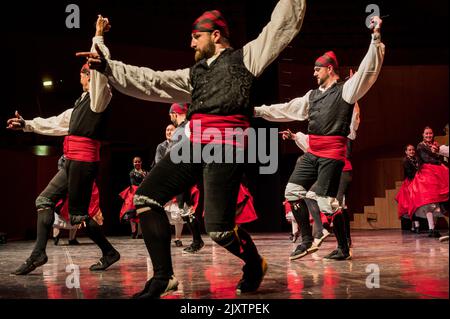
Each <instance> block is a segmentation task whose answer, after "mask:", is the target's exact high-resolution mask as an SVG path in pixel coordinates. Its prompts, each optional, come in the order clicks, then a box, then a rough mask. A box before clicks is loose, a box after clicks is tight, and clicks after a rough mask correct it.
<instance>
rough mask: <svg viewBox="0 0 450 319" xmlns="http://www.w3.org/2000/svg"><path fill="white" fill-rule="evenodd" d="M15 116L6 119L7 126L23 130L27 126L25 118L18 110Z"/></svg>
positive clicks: (11, 128)
mask: <svg viewBox="0 0 450 319" xmlns="http://www.w3.org/2000/svg"><path fill="white" fill-rule="evenodd" d="M14 116H15V117H13V118H11V119H9V120H8V121H6V128H7V129H10V130H21V129H23V128H24V127H25V120H24V119H23V117H22V116H21V115H20V114H19V112H18V111H16V113H15V114H14Z"/></svg>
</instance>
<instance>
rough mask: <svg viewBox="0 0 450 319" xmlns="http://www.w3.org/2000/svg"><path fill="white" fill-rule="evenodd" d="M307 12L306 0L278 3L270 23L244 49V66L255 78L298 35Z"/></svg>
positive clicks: (285, 0)
mask: <svg viewBox="0 0 450 319" xmlns="http://www.w3.org/2000/svg"><path fill="white" fill-rule="evenodd" d="M305 10H306V1H305V0H280V1H279V2H278V3H277V5H276V6H275V9H274V10H273V12H272V16H271V18H270V22H269V23H268V24H267V25H266V26H265V27H264V29H263V30H262V32H261V33H260V34H259V36H258V37H257V38H256V39H255V40H253V41H251V42H249V43H247V44H246V45H245V46H244V48H243V54H244V64H245V66H246V67H247V69H248V70H249V71H250V72H251V73H252V74H253V75H254V76H259V75H260V74H261V73H262V72H263V71H264V69H265V68H266V67H267V66H268V65H269V64H270V63H272V61H273V60H275V59H276V58H277V57H278V55H279V54H280V53H281V51H283V50H284V48H286V46H287V45H288V44H289V43H290V42H291V41H292V39H293V38H294V37H295V36H296V35H297V34H298V32H299V31H300V28H301V26H302V23H303V17H304V15H305Z"/></svg>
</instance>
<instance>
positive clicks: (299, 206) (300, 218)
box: [289, 199, 314, 246]
mask: <svg viewBox="0 0 450 319" xmlns="http://www.w3.org/2000/svg"><path fill="white" fill-rule="evenodd" d="M289 204H290V205H291V210H292V214H293V215H294V217H295V220H296V221H297V224H298V225H299V226H300V233H301V235H302V244H305V245H307V246H308V245H311V244H312V242H313V239H314V238H313V236H312V227H311V225H310V223H309V211H308V206H306V203H305V201H304V200H301V199H300V200H298V201H296V202H289Z"/></svg>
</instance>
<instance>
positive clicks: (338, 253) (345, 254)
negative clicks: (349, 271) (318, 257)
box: [323, 247, 352, 260]
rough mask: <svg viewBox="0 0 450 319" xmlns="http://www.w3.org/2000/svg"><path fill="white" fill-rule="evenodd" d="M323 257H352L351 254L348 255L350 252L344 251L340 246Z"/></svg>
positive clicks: (345, 258)
mask: <svg viewBox="0 0 450 319" xmlns="http://www.w3.org/2000/svg"><path fill="white" fill-rule="evenodd" d="M323 258H324V259H333V260H350V259H352V256H351V255H350V252H344V251H343V250H342V249H341V248H339V247H338V248H337V249H335V250H333V251H332V252H331V253H329V254H328V255H326V256H325V257H323Z"/></svg>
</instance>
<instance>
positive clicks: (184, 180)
mask: <svg viewBox="0 0 450 319" xmlns="http://www.w3.org/2000/svg"><path fill="white" fill-rule="evenodd" d="M184 143H188V144H189V149H190V151H191V153H190V154H191V157H190V159H189V160H190V162H188V163H183V162H181V163H174V161H172V159H171V157H170V154H167V155H166V156H165V157H163V159H161V160H160V161H159V162H158V163H157V164H156V166H155V167H153V169H152V170H151V171H150V173H149V174H148V175H147V176H146V178H145V179H144V181H143V182H142V184H141V185H140V186H139V188H138V189H137V191H136V196H135V205H136V208H139V207H142V206H150V207H153V208H155V207H157V208H158V209H160V208H161V207H162V206H164V204H165V203H167V202H168V201H169V200H171V199H172V198H173V197H174V196H176V195H179V194H181V193H183V192H184V191H185V190H186V189H190V188H191V187H192V186H194V185H195V184H196V183H203V189H204V211H205V216H204V217H205V228H206V231H207V232H225V231H232V230H233V228H234V226H235V223H234V218H235V215H236V204H237V196H238V192H239V185H240V182H241V179H242V175H243V169H244V164H241V163H239V164H238V163H219V162H212V163H206V162H205V161H203V160H202V161H201V162H200V163H194V160H193V157H192V156H193V154H194V151H195V149H194V148H193V145H192V144H191V143H190V141H186V142H184ZM204 147H205V146H204V145H202V146H201V150H202V151H203V149H204ZM229 147H232V146H229V145H222V146H221V149H222V152H223V154H224V152H225V148H229ZM197 151H198V150H197Z"/></svg>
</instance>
